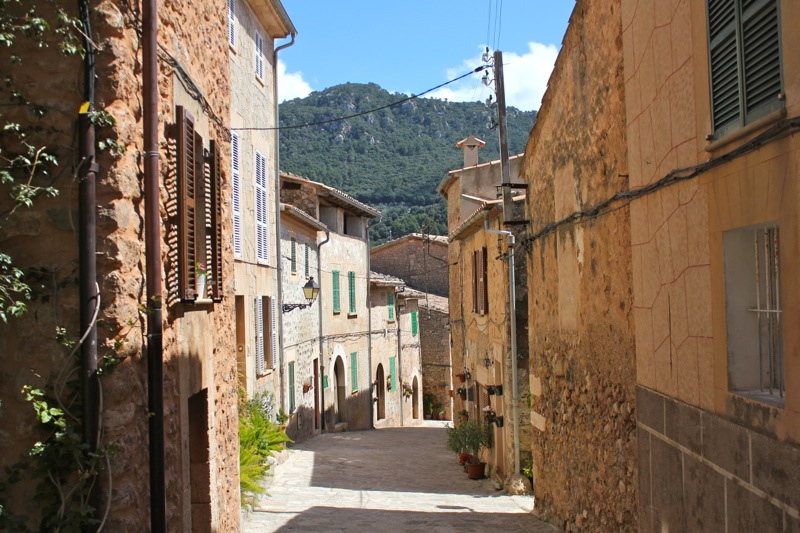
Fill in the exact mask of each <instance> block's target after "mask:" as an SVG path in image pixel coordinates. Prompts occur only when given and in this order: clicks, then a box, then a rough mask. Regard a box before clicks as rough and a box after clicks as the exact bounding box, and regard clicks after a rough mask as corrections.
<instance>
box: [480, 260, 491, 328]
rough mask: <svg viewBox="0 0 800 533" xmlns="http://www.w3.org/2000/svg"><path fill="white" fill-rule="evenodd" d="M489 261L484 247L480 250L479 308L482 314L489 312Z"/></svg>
mask: <svg viewBox="0 0 800 533" xmlns="http://www.w3.org/2000/svg"><path fill="white" fill-rule="evenodd" d="M488 264H489V262H488V261H487V260H486V247H485V246H484V247H483V250H481V280H482V283H481V285H482V290H481V308H482V312H483V314H487V313H488V312H489V267H488Z"/></svg>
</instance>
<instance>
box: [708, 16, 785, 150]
mask: <svg viewBox="0 0 800 533" xmlns="http://www.w3.org/2000/svg"><path fill="white" fill-rule="evenodd" d="M706 15H707V38H708V60H709V89H710V95H709V98H710V104H711V124H712V128H713V130H714V135H713V137H714V140H719V139H722V138H723V137H725V136H726V135H728V134H730V133H732V132H733V131H735V130H737V129H739V128H741V127H744V126H746V125H748V124H751V123H753V122H755V121H757V120H759V119H761V118H764V117H766V116H768V115H770V114H771V113H773V112H775V111H778V110H780V109H783V108H784V107H785V100H784V99H783V98H782V97H781V95H782V94H783V92H784V81H783V66H782V57H781V54H782V52H781V31H780V26H781V24H780V2H779V0H752V1H751V2H750V4H749V5H748V7H747V9H743V0H707V2H706ZM749 91H750V92H749ZM773 93H774V94H773Z"/></svg>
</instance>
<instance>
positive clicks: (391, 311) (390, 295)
mask: <svg viewBox="0 0 800 533" xmlns="http://www.w3.org/2000/svg"><path fill="white" fill-rule="evenodd" d="M386 305H387V306H388V308H389V320H394V293H393V292H390V293H388V294H387V295H386Z"/></svg>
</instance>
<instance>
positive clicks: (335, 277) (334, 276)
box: [331, 270, 342, 313]
mask: <svg viewBox="0 0 800 533" xmlns="http://www.w3.org/2000/svg"><path fill="white" fill-rule="evenodd" d="M331 292H332V293H333V294H332V295H331V296H332V298H333V312H334V313H340V312H341V311H342V307H341V297H340V294H339V292H340V291H339V271H338V270H334V271H333V272H331Z"/></svg>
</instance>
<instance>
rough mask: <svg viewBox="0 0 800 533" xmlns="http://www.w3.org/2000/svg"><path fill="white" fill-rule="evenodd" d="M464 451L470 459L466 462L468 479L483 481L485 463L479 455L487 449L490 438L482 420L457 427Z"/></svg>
mask: <svg viewBox="0 0 800 533" xmlns="http://www.w3.org/2000/svg"><path fill="white" fill-rule="evenodd" d="M459 429H460V430H461V436H462V438H463V443H464V450H465V451H466V452H467V453H468V454H470V455H471V456H472V457H471V458H470V459H469V460H468V461H467V464H466V467H467V474H468V475H469V478H470V479H483V478H484V477H485V475H484V472H485V470H486V463H485V462H483V461H481V454H482V453H483V451H484V450H485V449H486V448H488V447H489V442H490V440H489V439H490V438H491V437H490V436H489V430H488V427H487V425H486V424H485V423H484V422H483V421H482V420H469V421H467V422H465V423H463V424H461V425H460V426H459Z"/></svg>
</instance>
